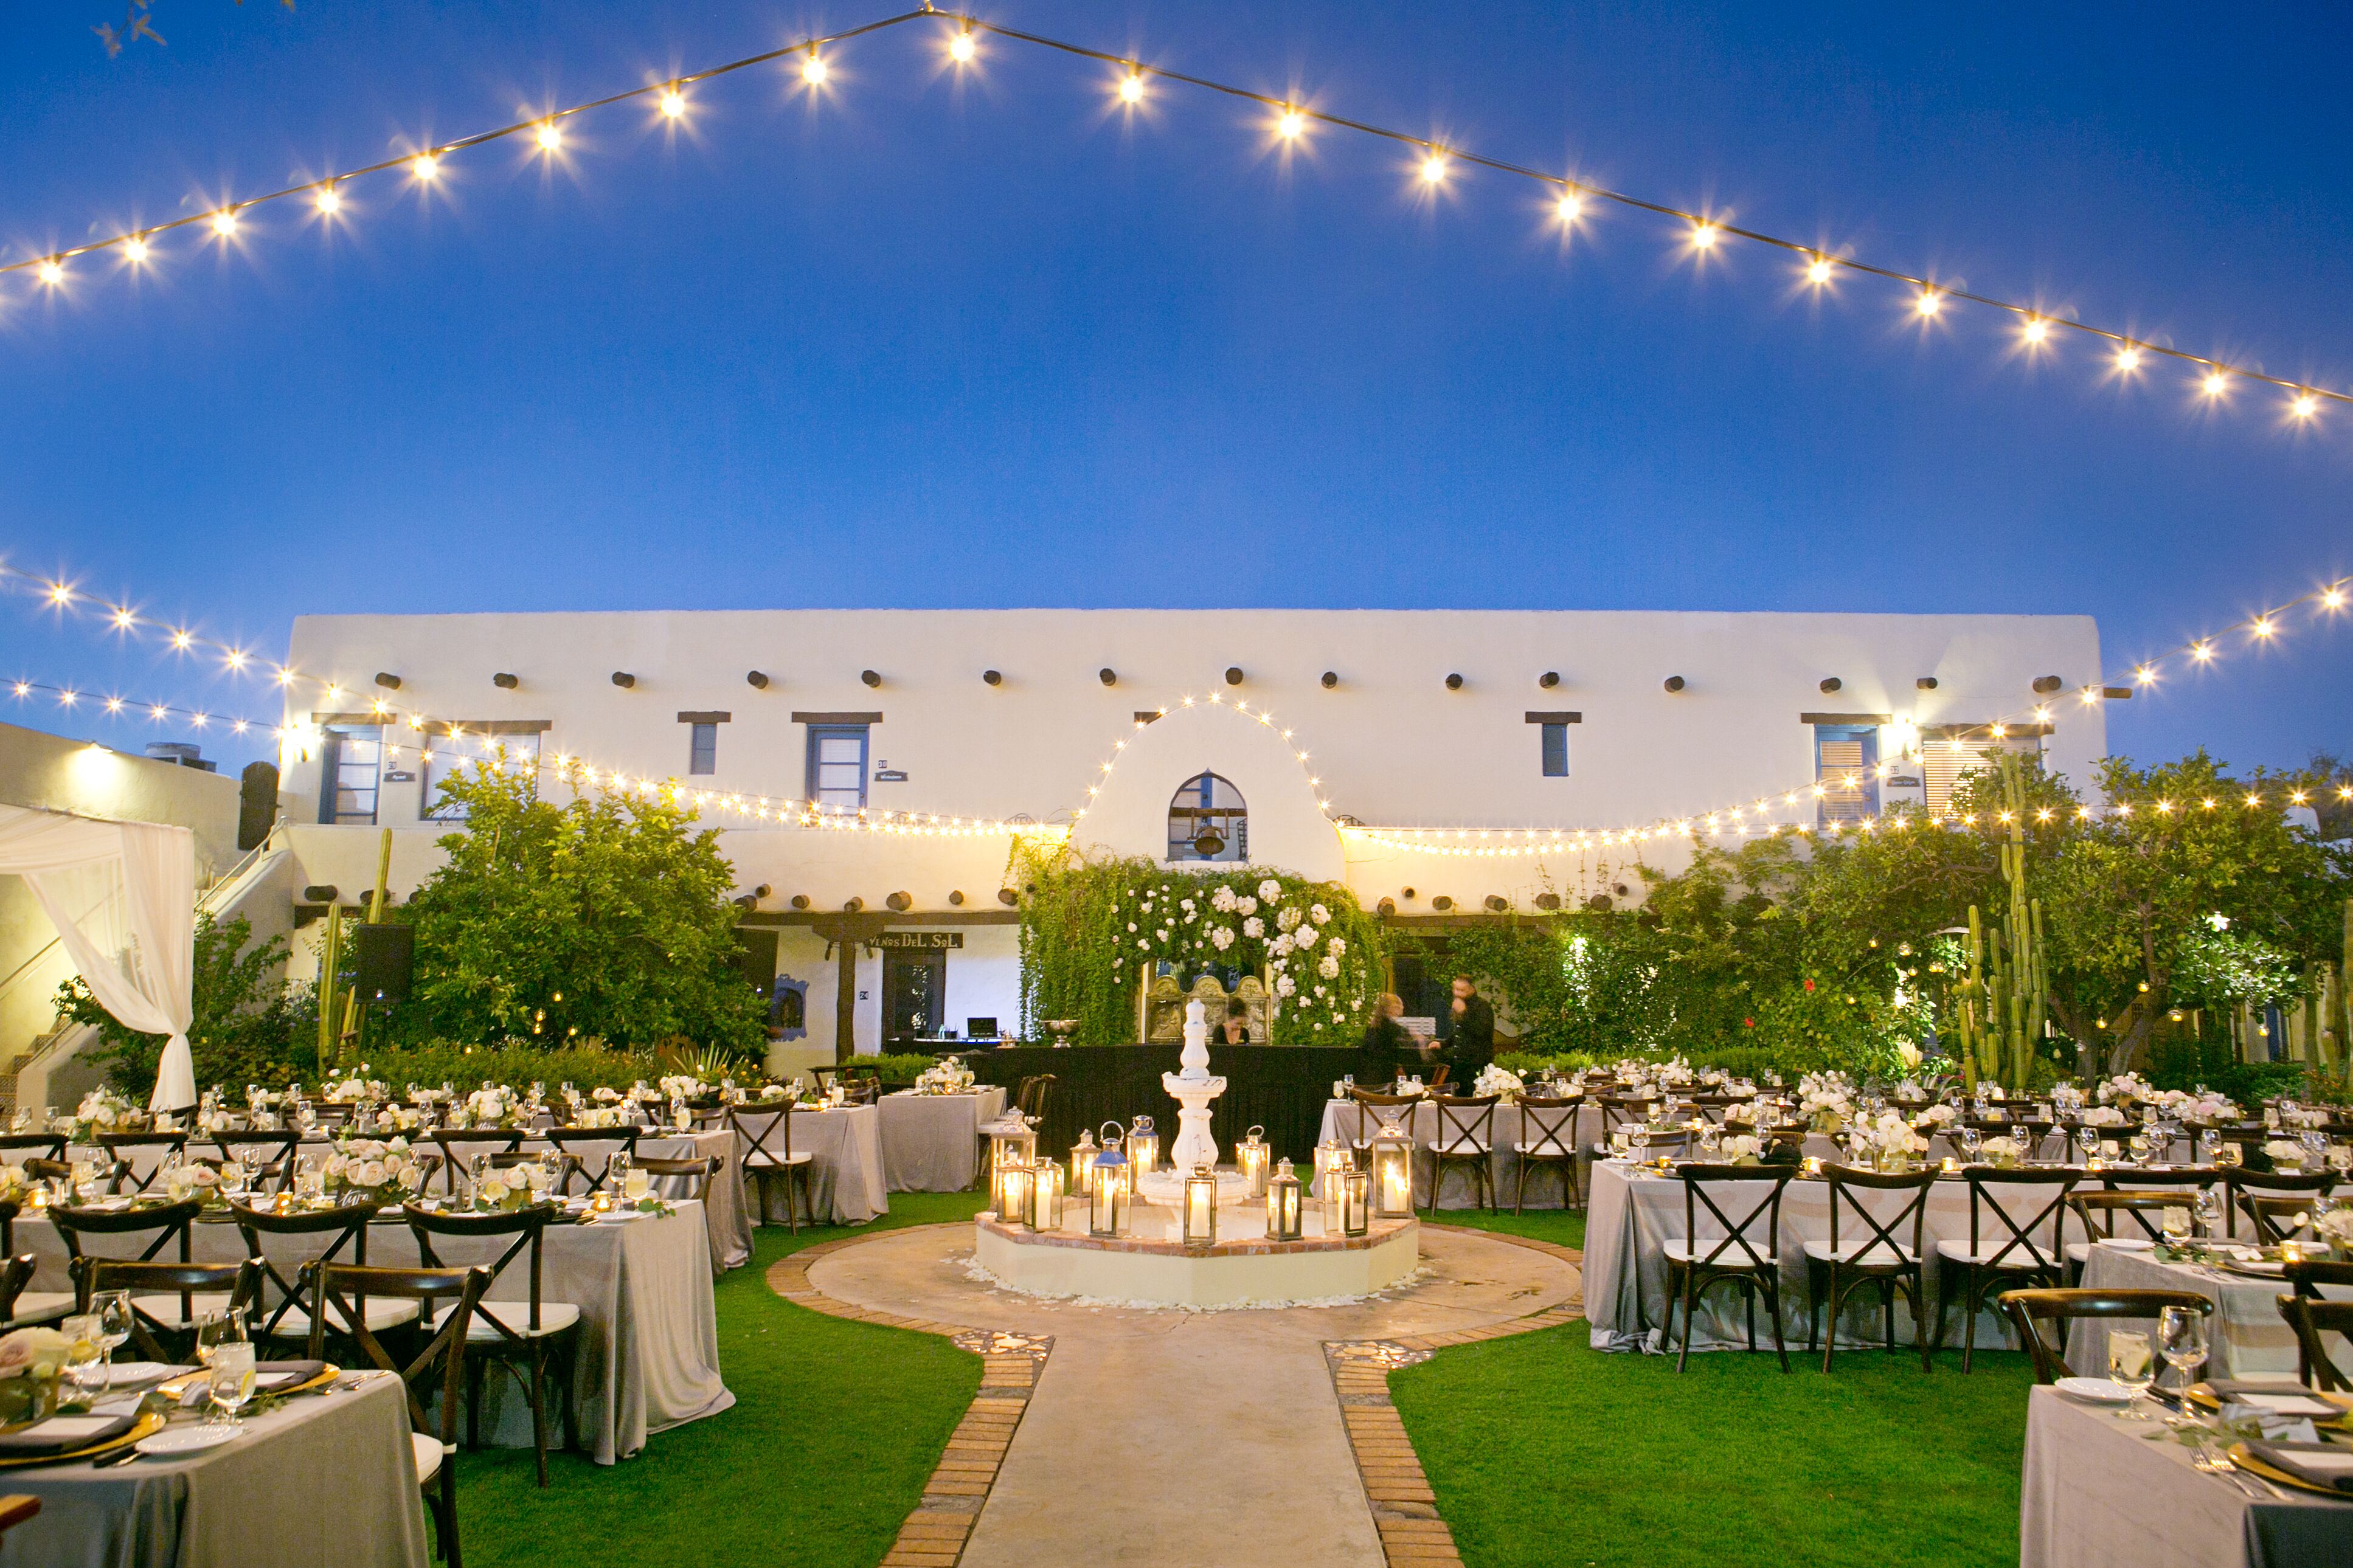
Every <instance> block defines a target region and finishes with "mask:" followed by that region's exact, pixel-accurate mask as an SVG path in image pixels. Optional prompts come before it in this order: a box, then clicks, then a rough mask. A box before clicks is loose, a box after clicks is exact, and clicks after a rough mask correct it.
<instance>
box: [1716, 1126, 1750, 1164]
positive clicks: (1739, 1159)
mask: <svg viewBox="0 0 2353 1568" xmlns="http://www.w3.org/2000/svg"><path fill="white" fill-rule="evenodd" d="M1717 1148H1718V1149H1720V1150H1721V1151H1722V1152H1723V1155H1724V1163H1725V1164H1727V1165H1754V1164H1757V1163H1758V1162H1759V1156H1758V1152H1757V1150H1758V1145H1757V1140H1756V1139H1755V1138H1754V1137H1752V1136H1750V1135H1749V1134H1747V1133H1746V1132H1736V1133H1734V1134H1733V1135H1732V1136H1731V1137H1729V1138H1726V1139H1725V1141H1724V1142H1722V1143H1720V1144H1718V1145H1717Z"/></svg>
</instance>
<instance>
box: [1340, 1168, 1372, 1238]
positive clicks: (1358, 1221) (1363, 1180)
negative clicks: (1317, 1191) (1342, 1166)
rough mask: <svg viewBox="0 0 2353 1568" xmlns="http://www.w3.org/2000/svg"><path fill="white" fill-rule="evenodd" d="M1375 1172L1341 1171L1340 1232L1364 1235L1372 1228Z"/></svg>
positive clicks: (1345, 1234)
mask: <svg viewBox="0 0 2353 1568" xmlns="http://www.w3.org/2000/svg"><path fill="white" fill-rule="evenodd" d="M1372 1202H1373V1173H1371V1172H1370V1171H1359V1170H1355V1169H1353V1168H1352V1169H1349V1170H1345V1171H1343V1172H1341V1173H1340V1234H1341V1235H1342V1236H1362V1235H1364V1234H1365V1233H1366V1231H1368V1230H1370V1229H1371V1228H1372Z"/></svg>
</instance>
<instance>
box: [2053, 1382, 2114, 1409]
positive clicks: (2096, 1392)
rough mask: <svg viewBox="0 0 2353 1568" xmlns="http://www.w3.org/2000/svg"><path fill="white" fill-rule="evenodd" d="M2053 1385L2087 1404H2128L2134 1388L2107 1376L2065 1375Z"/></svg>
mask: <svg viewBox="0 0 2353 1568" xmlns="http://www.w3.org/2000/svg"><path fill="white" fill-rule="evenodd" d="M2051 1386H2052V1387H2053V1388H2055V1389H2057V1390H2058V1391H2059V1392H2060V1393H2062V1394H2065V1395H2066V1396H2067V1397H2068V1398H2070V1399H2080V1400H2083V1401H2084V1403H2085V1404H2087V1405H2128V1404H2130V1403H2131V1402H2132V1390H2131V1389H2129V1388H2126V1386H2125V1385H2124V1384H2121V1383H2116V1382H2113V1381H2111V1380H2109V1379H2107V1378H2105V1377H2063V1378H2061V1379H2060V1380H2059V1381H2058V1382H2056V1383H2054V1384H2052V1385H2051Z"/></svg>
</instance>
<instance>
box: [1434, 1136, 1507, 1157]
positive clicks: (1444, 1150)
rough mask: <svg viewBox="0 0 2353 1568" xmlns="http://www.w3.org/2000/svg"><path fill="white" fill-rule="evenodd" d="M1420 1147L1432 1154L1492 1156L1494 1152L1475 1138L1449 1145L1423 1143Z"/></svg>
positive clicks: (1489, 1146)
mask: <svg viewBox="0 0 2353 1568" xmlns="http://www.w3.org/2000/svg"><path fill="white" fill-rule="evenodd" d="M1422 1147H1423V1148H1425V1149H1427V1150H1429V1151H1430V1152H1431V1153H1433V1154H1464V1155H1469V1154H1492V1153H1493V1152H1495V1151H1494V1149H1493V1146H1492V1145H1490V1144H1486V1143H1482V1142H1480V1141H1479V1140H1478V1139H1476V1138H1458V1139H1456V1140H1455V1141H1454V1142H1451V1143H1425V1144H1423V1145H1422Z"/></svg>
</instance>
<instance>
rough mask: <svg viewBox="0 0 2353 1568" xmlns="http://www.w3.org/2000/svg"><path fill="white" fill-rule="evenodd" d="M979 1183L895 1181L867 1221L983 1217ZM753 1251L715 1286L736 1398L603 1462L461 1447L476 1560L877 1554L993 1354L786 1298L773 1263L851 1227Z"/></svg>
mask: <svg viewBox="0 0 2353 1568" xmlns="http://www.w3.org/2000/svg"><path fill="white" fill-rule="evenodd" d="M979 1206H980V1197H979V1194H974V1193H941V1194H926V1193H894V1194H892V1196H891V1212H890V1214H888V1215H885V1216H883V1217H882V1218H881V1219H878V1220H875V1221H874V1222H873V1223H872V1224H871V1225H868V1226H862V1227H860V1230H862V1231H871V1230H878V1229H883V1228H887V1227H890V1226H906V1225H928V1224H931V1223H933V1222H934V1221H939V1220H951V1219H962V1218H966V1217H968V1216H970V1215H972V1214H973V1213H974V1212H975V1211H976V1209H977V1208H978V1207H979ZM756 1234H757V1237H758V1239H757V1241H756V1243H755V1245H754V1255H753V1260H752V1262H751V1263H749V1264H748V1265H746V1266H745V1267H744V1268H737V1269H733V1270H731V1271H730V1272H729V1273H728V1274H727V1275H726V1276H725V1277H724V1278H723V1279H720V1280H719V1281H718V1283H717V1286H716V1289H717V1293H718V1307H719V1369H720V1374H721V1376H722V1377H723V1378H724V1379H725V1380H726V1383H727V1386H728V1388H729V1389H731V1390H732V1391H733V1393H734V1395H735V1407H734V1408H733V1409H732V1410H729V1411H726V1412H724V1413H723V1414H721V1415H714V1416H712V1417H710V1418H708V1419H706V1420H702V1421H695V1422H690V1423H689V1424H688V1425H686V1426H681V1427H677V1428H674V1429H673V1430H671V1431H668V1432H661V1433H658V1434H656V1435H655V1436H653V1437H652V1438H651V1439H650V1440H649V1442H648V1443H647V1445H646V1447H645V1450H644V1451H643V1452H642V1453H640V1454H638V1456H637V1457H636V1458H631V1459H624V1460H622V1461H621V1462H620V1463H619V1464H617V1465H612V1466H607V1467H599V1466H597V1465H596V1464H593V1463H591V1462H590V1461H589V1460H588V1459H586V1458H584V1457H582V1456H581V1455H578V1454H551V1455H550V1456H549V1457H548V1484H547V1488H546V1489H545V1490H542V1489H540V1488H539V1486H538V1485H537V1484H536V1482H535V1479H534V1477H533V1464H532V1456H531V1452H530V1450H528V1449H480V1450H473V1451H469V1452H466V1453H461V1454H460V1455H459V1457H458V1479H459V1487H458V1520H459V1538H460V1540H461V1542H463V1545H464V1548H465V1558H466V1562H467V1563H468V1564H469V1565H470V1568H508V1565H513V1568H524V1565H529V1568H599V1565H602V1564H607V1563H610V1564H615V1565H621V1564H627V1565H628V1568H642V1565H643V1564H644V1563H645V1562H646V1561H647V1558H648V1555H649V1552H650V1553H652V1554H654V1555H657V1556H664V1557H671V1558H675V1559H676V1560H677V1561H680V1562H682V1563H695V1564H698V1565H704V1564H708V1565H713V1568H716V1565H721V1564H735V1563H745V1564H748V1563H760V1564H763V1565H773V1568H801V1565H804V1564H805V1565H807V1568H849V1565H853V1564H868V1563H879V1562H881V1559H882V1554H883V1552H886V1551H888V1550H889V1549H890V1545H891V1542H892V1539H893V1537H895V1536H896V1535H897V1533H898V1530H899V1526H900V1524H901V1523H902V1521H904V1520H905V1519H906V1517H907V1512H908V1510H910V1509H912V1508H913V1507H914V1506H915V1503H916V1501H917V1500H918V1499H919V1498H920V1497H921V1496H922V1495H923V1482H924V1480H925V1479H928V1478H929V1477H930V1475H931V1473H932V1468H933V1467H934V1465H935V1464H937V1463H938V1462H939V1457H940V1452H941V1450H942V1449H943V1448H944V1447H946V1444H947V1438H948V1434H949V1432H950V1431H952V1430H953V1429H954V1428H955V1424H956V1422H957V1420H958V1419H959V1418H961V1417H962V1415H964V1412H965V1406H966V1405H968V1404H970V1403H971V1401H972V1396H973V1394H974V1391H975V1390H976V1389H977V1388H978V1387H979V1386H980V1359H979V1358H978V1357H977V1356H974V1355H970V1354H967V1353H966V1352H963V1351H960V1350H957V1349H956V1348H955V1346H954V1345H952V1344H950V1343H948V1342H947V1341H945V1340H943V1339H939V1338H937V1337H935V1336H934V1335H931V1334H918V1333H909V1332H906V1331H902V1330H897V1329H881V1328H876V1327H873V1326H872V1325H871V1324H866V1323H851V1322H844V1321H840V1320H839V1319H835V1318H828V1317H825V1316H823V1315H821V1314H819V1313H816V1312H811V1311H807V1310H804V1309H802V1308H799V1307H795V1306H792V1305H789V1304H787V1303H786V1302H785V1301H784V1300H780V1299H779V1298H778V1297H776V1295H775V1294H774V1293H773V1292H772V1291H770V1290H769V1289H768V1287H767V1282H766V1279H765V1276H766V1273H767V1269H768V1266H769V1265H770V1264H772V1263H774V1262H776V1259H778V1258H783V1257H785V1256H786V1254H788V1253H791V1252H794V1251H797V1250H798V1249H799V1248H801V1247H808V1246H811V1245H813V1244H815V1243H817V1242H820V1241H829V1240H833V1239H835V1238H837V1237H843V1236H848V1235H853V1234H858V1232H853V1231H851V1230H849V1229H848V1228H845V1227H840V1226H802V1227H801V1231H800V1234H799V1235H798V1236H794V1235H792V1234H791V1233H789V1232H787V1231H784V1230H780V1229H776V1228H773V1227H767V1228H763V1229H761V1230H760V1231H758V1232H757V1233H756Z"/></svg>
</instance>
